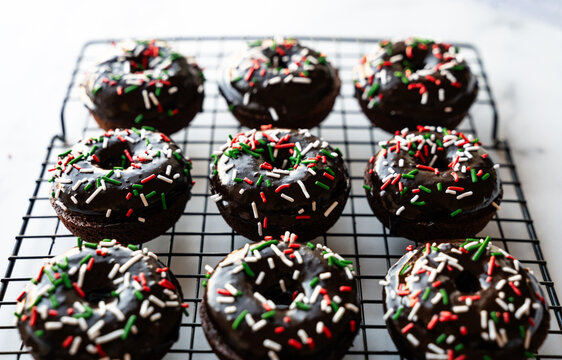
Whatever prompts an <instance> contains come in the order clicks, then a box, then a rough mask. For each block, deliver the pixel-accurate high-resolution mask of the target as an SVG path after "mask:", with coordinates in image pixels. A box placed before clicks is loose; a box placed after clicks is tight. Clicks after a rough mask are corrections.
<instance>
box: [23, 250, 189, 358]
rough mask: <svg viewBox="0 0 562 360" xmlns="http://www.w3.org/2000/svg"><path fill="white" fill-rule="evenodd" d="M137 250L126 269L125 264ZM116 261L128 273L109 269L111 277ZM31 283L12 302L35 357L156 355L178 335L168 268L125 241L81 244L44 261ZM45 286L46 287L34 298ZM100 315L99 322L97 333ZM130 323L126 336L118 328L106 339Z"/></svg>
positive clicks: (177, 293) (178, 311)
mask: <svg viewBox="0 0 562 360" xmlns="http://www.w3.org/2000/svg"><path fill="white" fill-rule="evenodd" d="M103 253H106V255H103ZM139 255H140V258H137V261H136V262H134V263H133V264H132V265H130V267H128V269H127V267H126V266H125V267H123V266H124V264H127V262H129V261H131V260H132V259H135V258H136V257H137V256H139ZM91 259H93V260H91ZM92 261H93V263H91V262H92ZM90 264H91V267H90V268H88V267H89V266H90ZM116 264H119V265H120V268H119V269H123V270H125V271H123V272H121V271H116V272H115V271H114V272H115V274H113V275H114V276H113V277H111V276H110V275H111V274H112V270H113V268H114V267H115V265H116ZM127 266H128V265H127ZM82 268H83V270H81V269H82ZM82 271H84V277H83V283H82V285H81V286H79V285H78V284H80V283H81V280H80V277H81V275H80V273H81V272H82ZM141 274H143V275H141ZM56 279H59V280H56ZM144 280H146V283H144ZM32 281H33V283H30V284H29V286H28V287H27V288H26V290H25V292H24V293H23V294H22V298H21V301H19V302H18V304H17V311H16V315H17V316H18V320H17V327H18V329H19V331H20V334H21V337H22V339H23V342H24V344H25V345H26V346H27V347H28V348H29V350H30V351H31V353H32V355H33V356H34V358H35V359H41V360H43V359H44V360H50V359H83V360H86V359H88V360H89V359H100V358H103V357H104V356H105V355H104V354H106V355H107V356H108V358H111V359H147V360H149V359H150V360H154V359H160V358H162V357H163V356H164V354H165V353H166V352H167V351H168V349H169V348H170V347H171V346H172V344H173V343H174V342H175V341H176V340H177V338H178V333H179V327H180V323H181V317H182V311H183V309H182V293H181V289H180V287H179V284H178V282H177V280H176V279H175V277H174V276H173V274H172V273H171V272H169V271H168V270H167V269H165V268H164V266H163V265H162V263H160V262H159V261H158V260H157V257H156V255H154V254H153V253H151V252H148V251H147V250H146V249H144V250H136V249H135V248H134V247H131V248H127V247H123V246H121V245H119V244H118V243H116V241H115V240H112V241H109V240H107V241H104V242H101V243H100V244H94V243H84V244H83V245H82V247H81V249H80V248H78V247H76V248H73V249H71V250H69V251H67V252H66V253H64V254H61V255H59V256H57V257H55V258H52V259H49V260H48V261H46V263H45V265H44V267H43V268H42V271H41V272H40V273H39V275H38V276H37V277H35V278H33V279H32ZM53 281H54V282H53ZM127 283H128V285H126V284H127ZM73 284H76V285H73ZM75 286H78V288H75ZM165 286H166V287H165ZM143 287H144V288H143ZM136 288H139V290H137V289H136ZM43 289H49V291H48V292H47V293H46V294H45V295H43V296H42V297H39V295H40V293H41V292H43ZM78 289H79V290H80V291H82V292H83V294H81V293H80V291H79V290H78ZM112 291H115V292H116V293H113V294H112ZM117 293H118V294H119V295H118V296H116V295H117ZM139 297H142V300H141V299H139ZM149 297H150V300H149ZM153 299H156V301H154V300H153ZM158 299H159V300H158ZM160 301H161V302H160ZM102 302H103V303H102ZM157 303H159V304H160V305H162V304H164V307H161V306H159V305H158V304H157ZM155 314H160V315H155ZM157 318H158V319H157ZM100 321H104V323H103V326H101V327H100V328H99V331H98V332H96V331H95V326H99V325H101V323H99V322H100ZM129 322H131V323H132V325H133V326H132V327H130V326H129V329H130V331H128V334H127V335H123V337H125V338H126V339H123V338H122V337H121V335H119V334H117V335H119V336H117V337H116V338H115V339H113V340H111V341H104V340H103V339H104V337H105V336H106V335H108V334H110V333H112V332H114V331H119V330H125V329H126V328H127V323H129ZM96 324H97V325H96ZM53 326H54V327H53ZM59 327H60V328H59ZM93 327H94V329H93V330H92V328H93ZM69 338H70V339H69ZM78 338H80V340H76V339H78ZM65 341H66V342H65ZM76 342H77V344H75V343H76ZM63 344H64V345H63ZM97 345H99V348H97V347H96V346H97ZM127 354H128V355H127Z"/></svg>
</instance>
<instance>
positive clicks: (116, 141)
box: [51, 128, 192, 224]
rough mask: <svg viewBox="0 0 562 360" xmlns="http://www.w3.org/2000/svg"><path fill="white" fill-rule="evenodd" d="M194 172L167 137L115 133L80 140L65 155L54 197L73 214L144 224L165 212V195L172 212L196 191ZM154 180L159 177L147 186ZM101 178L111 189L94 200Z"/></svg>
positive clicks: (134, 131) (61, 157) (56, 169)
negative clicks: (108, 213)
mask: <svg viewBox="0 0 562 360" xmlns="http://www.w3.org/2000/svg"><path fill="white" fill-rule="evenodd" d="M127 153H128V155H130V158H131V159H132V160H133V162H132V163H131V161H130V160H129V156H128V155H127ZM80 156H82V158H80V159H79V160H76V159H77V158H79V157H80ZM120 168H122V170H120ZM190 169H191V163H190V161H189V160H185V159H184V157H183V156H182V154H181V149H179V147H178V146H177V145H176V144H175V143H174V142H173V141H171V140H170V139H169V138H168V137H167V136H166V135H164V134H161V133H159V132H153V131H150V130H147V129H144V128H143V129H140V130H138V129H132V130H128V129H125V130H121V129H116V130H114V131H113V130H110V131H108V132H106V133H105V134H103V135H101V136H100V137H99V138H90V139H83V140H80V141H79V142H78V143H77V144H76V145H74V146H73V147H72V149H70V150H69V152H68V151H67V152H65V153H63V154H61V155H59V161H58V162H57V164H56V165H55V167H54V172H53V178H52V181H53V183H54V184H53V187H52V188H51V197H53V198H54V199H55V203H56V205H59V206H61V207H63V209H64V210H65V211H69V212H70V213H71V214H83V215H95V216H99V217H100V218H103V219H104V221H109V222H113V223H120V222H121V223H122V222H139V221H141V220H139V217H140V218H142V219H146V218H148V217H150V216H151V215H153V214H155V213H159V212H162V211H165V210H164V204H163V201H162V194H164V198H165V199H164V202H166V207H167V206H168V205H171V204H174V201H175V200H176V198H180V197H182V198H183V195H184V194H185V193H186V192H187V193H189V192H190V191H191V187H192V180H191V174H190ZM111 172H113V173H112V174H111V175H110V176H109V177H108V176H107V175H108V174H109V173H111ZM152 175H155V178H153V179H150V180H148V181H145V182H144V183H143V181H144V180H145V179H146V178H148V177H151V176H152ZM104 178H105V180H104ZM108 178H109V180H107V179H108ZM97 179H100V184H101V181H104V182H105V188H106V189H105V190H102V191H100V192H98V194H97V195H96V196H95V197H94V198H92V199H90V198H91V196H93V194H94V193H95V192H96V191H98V190H97V184H96V183H97ZM112 181H113V182H112ZM80 182H81V184H80V185H79V186H78V187H77V188H76V189H75V187H76V186H77V184H78V183H80ZM88 185H89V189H88V190H86V186H88ZM101 187H102V188H103V184H101ZM129 193H130V195H129ZM143 197H144V198H145V200H146V205H145V204H144V202H143V200H142V198H143ZM73 199H75V200H76V201H74V200H73ZM88 199H90V201H89V203H88ZM147 205H148V206H147ZM108 209H111V213H110V216H109V217H107V212H108ZM130 209H132V212H130ZM127 214H129V215H127ZM100 220H101V219H100ZM139 224H140V223H139Z"/></svg>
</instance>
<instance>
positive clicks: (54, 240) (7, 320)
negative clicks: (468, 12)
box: [0, 36, 562, 360]
mask: <svg viewBox="0 0 562 360" xmlns="http://www.w3.org/2000/svg"><path fill="white" fill-rule="evenodd" d="M298 38H299V39H300V40H301V41H302V42H303V43H305V44H307V45H309V46H311V47H313V48H316V49H319V50H321V51H323V52H325V53H326V54H327V56H328V59H330V61H331V62H332V63H333V64H334V65H335V66H336V67H338V68H339V72H340V77H341V79H342V89H341V93H340V95H339V96H338V99H337V100H336V104H335V106H334V109H333V111H332V113H331V114H330V116H329V117H328V118H327V119H326V120H325V121H324V122H323V123H322V124H321V125H320V126H319V127H317V128H314V129H312V130H311V132H312V133H313V134H316V135H318V136H321V137H323V138H325V139H326V140H328V141H329V142H330V143H331V144H333V145H334V146H338V147H339V148H340V149H342V151H343V153H344V159H345V161H346V163H347V166H348V169H349V171H350V173H351V174H352V177H351V178H352V190H351V195H350V198H349V200H348V202H347V205H346V207H345V209H344V212H343V214H342V216H341V218H340V219H339V220H338V222H337V223H336V225H335V226H334V227H333V228H331V229H330V230H329V231H328V232H327V233H326V234H325V235H324V236H322V237H319V238H317V239H316V241H319V242H322V243H324V244H326V245H328V246H330V247H331V248H332V249H333V250H334V251H337V252H339V253H340V254H342V255H343V256H345V257H348V258H350V259H352V260H353V261H354V262H355V263H356V268H357V273H358V276H357V278H358V284H359V291H360V296H361V308H362V310H363V321H362V325H361V331H360V333H359V335H358V336H357V338H356V340H355V343H354V346H353V347H352V348H351V349H350V350H349V352H348V354H347V355H346V357H345V359H346V360H350V359H399V358H401V357H400V355H398V352H397V351H396V348H395V347H394V344H393V343H392V341H391V339H390V337H389V335H388V334H387V331H386V328H385V325H384V321H383V320H382V315H383V313H382V312H383V310H382V289H381V286H380V285H379V283H378V282H379V280H381V279H383V278H384V275H385V274H386V271H387V269H388V268H389V267H390V266H391V265H392V264H393V263H394V262H395V261H396V260H398V259H399V258H400V256H402V254H403V253H404V252H405V248H406V246H407V245H409V244H411V243H412V242H411V241H408V240H406V239H403V238H398V237H393V236H391V235H390V234H389V233H388V230H387V229H385V228H384V227H383V226H382V224H381V223H380V222H379V221H378V220H377V219H376V218H375V217H374V216H373V215H372V212H371V210H370V208H369V205H368V203H367V200H366V197H365V192H364V189H363V188H362V184H363V180H362V174H363V169H364V167H365V163H366V161H368V159H369V158H370V157H371V155H372V154H374V153H375V151H376V144H377V143H378V141H379V140H385V139H387V138H388V137H389V134H388V133H385V132H383V131H382V130H380V129H378V128H374V127H372V126H371V125H370V123H369V121H368V120H367V118H366V117H365V116H364V115H363V114H362V112H361V109H360V108H359V105H358V103H357V101H356V100H355V99H354V97H353V91H354V89H353V83H352V81H351V76H352V75H351V69H352V67H353V66H354V65H355V64H356V63H357V61H358V59H359V58H360V57H361V56H362V55H363V54H364V53H365V52H367V51H368V50H370V49H371V48H372V47H373V46H374V44H375V43H376V42H378V41H379V39H373V38H368V39H366V38H362V39H358V38H331V37H308V36H300V37H298ZM253 39H254V38H249V37H230V36H227V37H208V36H205V37H173V38H163V40H166V41H168V42H169V43H170V44H171V45H172V46H174V47H176V48H177V49H178V51H179V52H181V53H184V54H189V55H193V56H195V58H196V60H197V62H198V63H199V64H200V65H201V66H202V67H203V68H204V72H205V76H206V78H207V82H206V83H205V101H204V105H203V112H202V113H200V114H199V115H198V116H197V117H196V118H195V120H193V122H192V123H191V124H190V126H189V127H188V128H186V129H183V130H181V131H179V132H178V133H176V134H175V135H174V136H172V138H173V139H174V140H175V141H176V143H178V145H179V146H180V147H182V150H183V151H184V154H186V155H187V156H190V157H191V159H192V161H193V172H192V174H193V177H194V180H195V181H196V184H195V186H194V188H193V195H192V198H191V200H190V201H189V203H188V204H187V207H186V209H185V210H184V212H183V215H182V216H181V218H180V220H179V221H178V222H177V223H176V224H175V225H174V226H173V227H172V228H171V229H169V230H168V231H167V232H166V233H165V234H164V235H162V236H160V237H159V238H157V239H155V240H152V241H150V242H149V243H147V244H146V246H147V247H149V248H150V249H151V250H153V251H155V252H156V253H157V254H158V255H159V256H160V259H161V261H163V262H164V263H165V264H166V265H167V266H169V267H170V268H171V269H172V271H173V272H174V273H175V275H176V277H177V278H178V280H179V281H180V283H181V285H182V288H183V293H184V297H185V298H184V301H185V302H187V303H189V304H190V315H189V316H187V317H184V319H183V322H182V326H181V331H180V338H179V340H178V342H177V343H176V344H175V345H174V346H173V348H172V349H171V351H170V353H169V354H168V355H167V356H166V357H165V360H171V359H180V358H181V359H185V358H186V356H187V357H188V359H190V360H191V359H214V358H215V356H214V355H213V353H212V351H211V349H210V347H209V345H208V344H207V341H206V340H205V338H204V335H203V332H202V329H201V323H200V319H199V316H198V311H197V310H198V305H199V303H200V300H201V295H202V288H201V281H202V279H203V278H204V275H203V273H204V269H203V267H204V265H205V264H211V265H213V266H214V265H215V264H216V263H217V262H218V261H219V260H220V259H222V258H223V257H224V256H226V255H227V254H228V253H229V252H230V251H232V250H234V249H236V248H239V247H241V246H243V245H244V244H245V242H246V241H247V240H246V239H245V238H243V237H242V236H239V235H237V234H236V233H234V232H233V231H232V230H231V229H230V227H228V225H227V224H226V223H225V222H224V220H223V219H222V217H221V216H220V214H219V212H218V210H217V208H216V205H215V204H214V203H213V201H210V199H209V196H210V193H209V190H208V185H209V184H208V171H209V170H208V169H209V166H208V164H209V154H210V153H211V152H212V151H213V150H215V149H216V148H217V147H218V146H220V145H222V144H223V143H224V141H225V139H226V138H227V135H228V134H229V133H235V132H238V131H240V130H241V128H240V125H239V123H238V122H237V121H236V120H235V118H234V117H233V116H232V115H231V114H230V112H229V111H228V108H227V105H226V102H225V101H224V100H223V99H222V97H221V96H220V94H219V93H218V89H217V83H216V79H217V66H218V65H219V64H220V62H221V61H222V58H223V57H224V56H225V55H228V54H229V53H231V52H232V51H236V50H238V49H242V48H243V47H244V46H245V41H249V40H253ZM113 40H116V39H104V40H96V41H90V42H87V43H86V44H84V46H83V48H82V50H81V51H80V54H79V56H78V59H77V61H76V67H75V69H74V70H73V72H72V75H71V81H70V84H69V86H68V90H67V94H66V96H65V98H64V101H63V104H62V109H61V132H60V134H58V135H56V136H54V137H53V138H52V140H51V142H50V145H49V146H48V147H47V149H46V155H45V158H44V160H43V162H42V163H41V168H40V171H39V177H38V178H37V180H36V186H35V189H33V192H32V195H31V197H30V198H29V206H28V208H27V212H26V214H25V215H24V216H23V222H22V225H21V230H20V233H19V235H17V236H16V237H15V244H14V248H13V252H12V255H11V256H10V257H9V258H8V266H7V270H6V274H5V276H4V278H3V279H2V280H1V283H2V286H1V288H0V339H1V340H0V358H2V359H13V358H16V359H31V356H30V355H29V354H28V353H27V351H26V349H25V348H24V347H23V345H22V343H21V340H20V339H19V334H18V332H17V330H16V329H15V327H14V325H13V324H14V320H13V313H14V310H15V304H16V302H15V298H16V297H17V295H18V294H19V293H20V292H21V291H22V289H23V287H24V285H25V283H26V282H27V281H28V279H29V278H30V277H31V276H33V275H34V274H35V272H36V271H37V269H38V268H39V267H40V262H41V261H42V259H44V258H48V257H51V256H53V255H54V254H57V253H60V252H63V251H65V250H66V249H68V248H69V247H71V246H73V245H74V244H75V237H74V236H73V235H72V234H71V233H70V232H69V231H68V230H67V229H66V228H65V227H64V226H62V225H61V223H60V221H59V219H58V218H57V216H56V215H55V213H54V211H53V209H52V208H51V205H50V204H49V199H48V189H49V186H50V185H49V184H48V182H47V180H48V179H49V175H48V173H47V171H46V170H47V168H49V167H51V166H52V165H53V164H54V162H55V161H56V154H58V153H59V152H61V151H59V150H63V149H66V148H67V147H68V146H69V144H72V143H74V142H75V141H76V140H78V139H79V138H81V137H87V136H91V135H96V134H99V133H100V132H101V130H100V129H99V128H98V127H97V124H96V123H95V121H94V120H93V119H92V117H91V116H90V115H89V114H88V112H87V110H86V109H85V108H84V107H83V105H82V104H81V103H80V100H79V98H78V87H79V84H80V82H81V80H82V73H83V72H84V71H85V70H86V69H87V68H88V67H89V66H91V65H93V64H94V62H95V61H96V60H97V59H99V57H100V55H102V54H103V52H104V50H105V49H106V48H107V47H108V44H109V43H110V42H111V41H113ZM459 46H460V48H461V53H462V54H464V57H465V59H466V60H467V62H468V63H469V65H470V67H471V69H472V70H473V72H474V73H475V74H476V75H477V77H478V80H479V84H480V92H479V95H478V98H477V100H476V102H475V104H474V105H473V107H472V108H471V110H470V113H469V114H468V116H467V117H466V118H465V119H464V120H463V122H462V123H461V125H460V127H459V128H460V130H462V131H464V132H467V133H471V134H474V135H475V136H476V137H479V138H480V139H481V140H482V141H483V142H484V146H485V147H486V148H487V150H488V152H489V153H490V156H491V157H492V158H493V159H494V160H495V161H496V162H497V163H500V165H501V168H500V177H501V179H502V182H503V187H504V199H503V201H502V204H501V207H502V209H501V211H499V212H498V213H497V215H496V216H495V217H494V219H493V220H492V221H491V222H490V223H489V224H488V226H487V227H486V228H485V229H484V230H483V231H482V232H481V234H485V235H491V236H492V238H493V240H494V243H495V244H496V245H498V246H500V247H502V248H504V249H505V250H507V251H508V252H510V253H511V254H513V255H514V256H516V257H518V258H519V259H520V260H521V262H522V263H523V264H525V265H526V266H528V267H529V268H531V269H532V270H533V271H534V273H535V275H536V276H537V278H538V279H539V280H540V281H541V284H542V285H543V287H544V290H545V291H546V293H547V302H548V304H549V308H550V314H551V318H552V320H551V327H550V329H551V330H550V331H549V336H548V338H547V340H546V341H545V343H544V344H543V346H542V348H541V349H540V352H539V354H537V358H538V359H562V346H561V345H560V344H561V342H562V307H561V305H560V302H559V300H558V296H557V294H556V291H555V287H554V283H553V281H552V279H551V277H550V275H549V271H548V268H547V264H546V261H545V259H544V257H543V254H542V251H541V247H540V242H539V240H538V238H537V235H536V232H535V229H534V226H533V220H532V219H531V215H530V213H529V209H528V207H527V203H526V200H525V197H524V194H523V191H522V189H521V184H520V182H519V178H518V175H517V172H516V169H515V166H514V164H513V158H512V156H511V152H510V148H509V145H508V143H507V141H504V140H500V139H499V138H498V113H497V108H496V105H495V102H494V98H493V95H492V91H491V89H490V86H489V83H488V78H487V75H486V72H485V70H484V66H483V62H482V58H481V57H480V54H479V52H478V50H477V49H476V48H475V47H474V46H472V45H470V44H460V45H459Z"/></svg>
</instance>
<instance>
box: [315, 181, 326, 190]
mask: <svg viewBox="0 0 562 360" xmlns="http://www.w3.org/2000/svg"><path fill="white" fill-rule="evenodd" d="M314 185H316V186H319V187H321V188H322V189H324V190H330V187H329V186H328V185H326V184H324V183H321V182H320V181H315V182H314Z"/></svg>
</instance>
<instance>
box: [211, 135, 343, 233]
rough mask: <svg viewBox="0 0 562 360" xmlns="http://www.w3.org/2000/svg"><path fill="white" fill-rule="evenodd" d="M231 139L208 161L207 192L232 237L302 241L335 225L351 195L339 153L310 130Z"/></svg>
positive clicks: (240, 136) (242, 136) (237, 136)
mask: <svg viewBox="0 0 562 360" xmlns="http://www.w3.org/2000/svg"><path fill="white" fill-rule="evenodd" d="M230 138H231V139H230V140H229V141H228V142H227V143H226V144H225V145H224V146H223V147H222V148H221V149H220V151H218V152H215V153H214V154H213V155H212V157H213V162H212V163H211V175H210V177H211V181H210V188H211V193H212V194H213V195H212V196H211V199H213V200H214V201H215V202H216V204H217V206H218V208H219V211H220V213H221V215H222V216H223V218H224V219H225V220H226V222H227V223H228V224H229V225H230V226H231V227H232V228H233V229H234V230H235V231H236V232H238V233H239V234H241V235H243V236H245V237H247V238H249V239H252V240H259V239H263V237H264V236H273V237H276V238H279V237H281V236H283V234H284V233H285V231H286V230H287V231H288V233H287V235H288V236H290V237H291V238H293V239H294V238H295V234H296V236H298V240H299V241H306V240H310V239H313V238H315V237H317V236H320V235H322V234H324V233H325V232H326V230H328V229H329V228H330V227H331V226H332V225H334V223H335V222H336V221H337V220H338V218H339V216H340V215H341V213H342V211H343V208H344V206H345V203H346V202H347V198H348V196H349V191H350V189H351V182H350V178H349V175H348V174H347V169H346V167H345V163H344V161H343V159H342V154H341V152H340V151H339V149H338V148H335V149H332V147H330V145H329V144H328V143H327V142H326V141H323V140H321V139H319V138H317V137H315V136H313V135H311V134H310V133H309V132H308V130H288V129H269V130H266V129H264V130H262V131H256V130H251V131H248V132H246V133H240V134H237V135H236V136H234V137H232V136H231V137H230ZM289 233H293V234H292V235H291V234H289ZM285 240H289V239H285Z"/></svg>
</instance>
